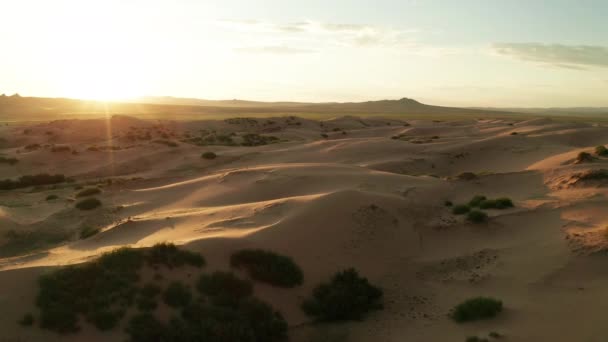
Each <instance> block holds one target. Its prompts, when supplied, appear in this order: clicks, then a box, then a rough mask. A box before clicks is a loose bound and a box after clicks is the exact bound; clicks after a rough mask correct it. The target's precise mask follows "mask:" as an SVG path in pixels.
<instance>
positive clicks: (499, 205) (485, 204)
mask: <svg viewBox="0 0 608 342" xmlns="http://www.w3.org/2000/svg"><path fill="white" fill-rule="evenodd" d="M479 208H480V209H507V208H513V201H511V199H510V198H507V197H500V198H497V199H485V200H483V201H481V202H480V203H479Z"/></svg>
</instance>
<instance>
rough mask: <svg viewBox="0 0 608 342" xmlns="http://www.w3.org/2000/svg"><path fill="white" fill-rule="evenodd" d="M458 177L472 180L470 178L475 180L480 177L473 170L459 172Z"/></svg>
mask: <svg viewBox="0 0 608 342" xmlns="http://www.w3.org/2000/svg"><path fill="white" fill-rule="evenodd" d="M456 178H458V179H460V180H466V181H470V180H475V179H477V178H479V177H477V175H476V174H474V173H473V172H463V173H461V174H459V175H458V176H456Z"/></svg>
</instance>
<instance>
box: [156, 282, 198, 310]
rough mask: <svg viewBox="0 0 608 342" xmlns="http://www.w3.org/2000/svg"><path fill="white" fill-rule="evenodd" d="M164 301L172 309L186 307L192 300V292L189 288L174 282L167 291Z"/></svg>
mask: <svg viewBox="0 0 608 342" xmlns="http://www.w3.org/2000/svg"><path fill="white" fill-rule="evenodd" d="M163 299H164V301H165V303H166V304H167V305H169V306H171V307H174V308H177V307H184V306H186V305H188V303H190V301H191V300H192V292H191V291H190V288H189V287H188V286H186V285H184V284H182V283H180V282H176V281H174V282H172V283H171V284H169V286H168V287H167V289H166V290H165V293H164V294H163Z"/></svg>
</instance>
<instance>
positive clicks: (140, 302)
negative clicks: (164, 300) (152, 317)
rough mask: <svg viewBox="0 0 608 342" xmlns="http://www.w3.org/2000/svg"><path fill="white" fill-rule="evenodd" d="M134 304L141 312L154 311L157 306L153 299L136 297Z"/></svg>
mask: <svg viewBox="0 0 608 342" xmlns="http://www.w3.org/2000/svg"><path fill="white" fill-rule="evenodd" d="M135 303H136V305H137V309H139V311H143V312H149V311H153V310H154V309H156V307H158V304H157V303H156V300H155V299H154V298H146V297H138V298H137V300H136V301H135Z"/></svg>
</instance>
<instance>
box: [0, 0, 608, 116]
mask: <svg viewBox="0 0 608 342" xmlns="http://www.w3.org/2000/svg"><path fill="white" fill-rule="evenodd" d="M0 8H1V9H2V10H1V11H0V32H1V33H2V49H1V50H0V93H3V92H4V93H9V94H10V93H13V92H19V93H21V94H22V95H28V96H53V97H55V96H63V97H81V98H116V97H132V96H143V95H170V96H178V97H198V98H208V99H232V98H239V99H251V100H263V101H273V100H292V101H315V102H322V101H363V100H377V99H385V98H401V97H411V98H415V99H418V100H421V101H423V102H427V103H432V104H441V105H456V106H506V107H509V106H510V107H531V106H542V107H549V106H608V21H607V20H606V14H608V1H604V0H578V1H575V0H552V1H549V0H544V1H543V0H502V1H499V0H460V1H447V0H409V1H408V0H401V1H398V0H375V1H362V0H342V1H327V0H326V1H322V0H308V1H293V0H256V1H254V0H163V1H154V0H147V1H143V0H87V1H82V0H80V1H79V0H55V1H48V0H19V1H13V0H11V1H6V0H0Z"/></svg>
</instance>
